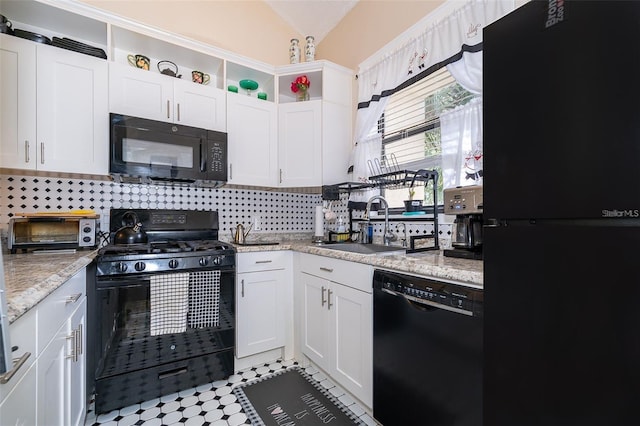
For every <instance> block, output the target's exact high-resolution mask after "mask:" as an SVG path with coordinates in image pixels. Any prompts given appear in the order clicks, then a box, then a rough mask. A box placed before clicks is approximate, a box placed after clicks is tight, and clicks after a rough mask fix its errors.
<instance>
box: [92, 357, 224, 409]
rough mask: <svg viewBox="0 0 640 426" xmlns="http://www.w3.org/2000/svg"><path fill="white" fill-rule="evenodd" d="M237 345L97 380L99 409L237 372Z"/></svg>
mask: <svg viewBox="0 0 640 426" xmlns="http://www.w3.org/2000/svg"><path fill="white" fill-rule="evenodd" d="M233 354H234V348H233V347H231V348H228V349H225V350H222V351H219V352H215V353H212V354H208V355H205V356H199V357H195V358H190V359H185V360H182V361H176V362H170V363H166V364H162V365H158V366H155V367H151V368H146V369H143V370H137V371H133V372H128V373H126V374H119V375H115V376H111V377H103V378H99V379H97V380H96V395H95V407H96V413H98V414H100V413H106V412H109V411H111V410H115V409H118V408H122V407H126V406H129V405H132V404H137V403H140V402H144V401H149V400H151V399H154V398H157V397H159V396H162V395H168V394H171V393H174V392H178V391H181V390H185V389H188V388H192V387H194V386H198V385H201V384H204V383H210V382H215V381H217V380H222V379H226V378H227V377H229V376H231V375H232V374H233V360H234V357H233Z"/></svg>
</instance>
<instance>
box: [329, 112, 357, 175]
mask: <svg viewBox="0 0 640 426" xmlns="http://www.w3.org/2000/svg"><path fill="white" fill-rule="evenodd" d="M351 148H352V135H351V107H350V106H349V105H341V104H337V103H332V102H323V103H322V184H323V185H335V184H338V183H342V182H347V181H349V175H348V173H347V170H348V168H349V156H350V155H351Z"/></svg>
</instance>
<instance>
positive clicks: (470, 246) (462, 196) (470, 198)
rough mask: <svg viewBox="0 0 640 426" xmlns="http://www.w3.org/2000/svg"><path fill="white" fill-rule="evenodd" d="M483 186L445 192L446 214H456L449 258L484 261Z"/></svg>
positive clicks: (446, 251) (449, 189)
mask: <svg viewBox="0 0 640 426" xmlns="http://www.w3.org/2000/svg"><path fill="white" fill-rule="evenodd" d="M482 204H483V203H482V185H472V186H458V187H455V188H448V189H445V190H444V213H445V214H455V215H456V219H455V221H454V222H453V227H452V229H451V246H452V247H453V249H450V250H444V255H445V256H448V257H460V258H465V259H482Z"/></svg>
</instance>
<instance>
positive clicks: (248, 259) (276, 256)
mask: <svg viewBox="0 0 640 426" xmlns="http://www.w3.org/2000/svg"><path fill="white" fill-rule="evenodd" d="M237 261H238V262H237V264H236V267H237V270H238V273H243V272H255V271H271V270H274V269H287V268H288V267H289V265H290V264H291V252H289V251H288V250H276V251H256V252H251V253H238V257H237Z"/></svg>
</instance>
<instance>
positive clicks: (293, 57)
mask: <svg viewBox="0 0 640 426" xmlns="http://www.w3.org/2000/svg"><path fill="white" fill-rule="evenodd" d="M298 43H299V41H298V39H297V38H292V39H291V45H290V46H289V63H291V64H298V63H300V45H299V44H298Z"/></svg>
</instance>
